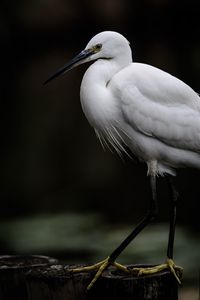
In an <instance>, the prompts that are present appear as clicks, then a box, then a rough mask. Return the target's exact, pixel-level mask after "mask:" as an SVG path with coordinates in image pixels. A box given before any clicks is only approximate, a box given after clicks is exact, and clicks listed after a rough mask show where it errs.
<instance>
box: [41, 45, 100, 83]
mask: <svg viewBox="0 0 200 300" xmlns="http://www.w3.org/2000/svg"><path fill="white" fill-rule="evenodd" d="M92 54H94V52H93V50H92V49H87V50H83V51H81V53H79V54H78V55H76V56H75V57H74V58H73V59H72V60H70V61H69V62H68V63H66V64H65V65H64V66H63V67H61V68H60V69H59V70H58V71H57V72H56V73H54V74H53V75H51V76H50V77H49V78H48V79H47V80H46V81H45V82H44V85H45V84H47V83H48V82H49V81H51V80H53V79H55V78H56V77H58V76H60V75H62V74H64V73H65V72H67V71H69V70H71V69H73V68H74V67H76V66H78V65H80V64H81V63H83V60H84V59H85V58H87V57H89V56H90V55H92Z"/></svg>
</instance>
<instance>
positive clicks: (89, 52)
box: [44, 31, 132, 84]
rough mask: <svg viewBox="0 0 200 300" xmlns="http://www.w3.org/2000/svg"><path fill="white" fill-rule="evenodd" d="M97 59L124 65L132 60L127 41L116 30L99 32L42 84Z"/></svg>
mask: <svg viewBox="0 0 200 300" xmlns="http://www.w3.org/2000/svg"><path fill="white" fill-rule="evenodd" d="M97 59H116V60H120V61H122V63H124V64H125V65H126V64H127V63H129V62H130V61H131V60H132V58H131V49H130V46H129V42H128V41H127V39H126V38H125V37H124V36H123V35H121V34H120V33H118V32H114V31H103V32H100V33H99V34H97V35H95V36H94V37H93V38H92V39H91V40H90V41H89V43H88V44H87V46H86V47H85V49H84V50H83V51H81V52H80V53H79V54H78V55H77V56H75V57H74V58H73V59H72V60H70V61H69V62H68V63H67V64H65V65H64V66H63V67H61V68H60V69H59V70H58V71H57V72H56V73H54V74H53V75H51V76H50V77H49V78H48V79H47V80H46V81H45V83H44V84H46V83H48V82H49V81H51V80H53V79H54V78H56V77H58V76H60V75H62V74H64V73H65V72H67V71H69V70H71V69H73V68H75V67H77V66H78V65H81V64H83V63H86V62H89V61H93V60H97Z"/></svg>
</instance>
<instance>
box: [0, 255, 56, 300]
mask: <svg viewBox="0 0 200 300" xmlns="http://www.w3.org/2000/svg"><path fill="white" fill-rule="evenodd" d="M55 263H58V261H57V260H56V259H54V258H50V257H47V256H37V255H30V256H14V255H2V256H0V299H1V300H14V299H15V300H27V299H28V296H27V291H26V284H25V277H26V273H27V272H28V271H30V270H32V269H36V268H39V267H40V268H42V267H44V266H49V265H51V264H55Z"/></svg>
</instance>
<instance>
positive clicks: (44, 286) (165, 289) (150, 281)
mask: <svg viewBox="0 0 200 300" xmlns="http://www.w3.org/2000/svg"><path fill="white" fill-rule="evenodd" d="M75 267H80V265H79V266H77V265H76V266H75V265H74V266H63V265H55V266H50V267H48V268H45V269H37V270H32V271H31V272H30V273H29V274H28V277H27V291H28V299H29V300H49V299H51V300H86V299H87V300H150V299H152V300H177V299H178V285H177V282H176V280H175V278H174V277H173V275H172V274H171V273H170V272H169V271H168V270H166V271H163V272H160V273H158V274H155V275H148V276H136V275H126V274H124V273H121V272H119V271H118V270H116V269H115V268H113V267H110V268H109V269H108V270H106V271H104V273H103V274H102V276H101V277H100V278H99V279H98V280H97V281H96V283H95V285H94V286H93V287H92V288H91V290H90V291H89V292H87V291H86V288H87V286H88V284H89V283H90V281H91V280H92V278H93V277H94V274H95V273H94V272H89V273H75V274H74V273H71V272H70V269H71V268H75ZM129 267H134V266H129ZM135 267H136V266H135ZM137 267H138V265H137Z"/></svg>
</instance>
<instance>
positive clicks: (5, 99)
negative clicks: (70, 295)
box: [0, 0, 200, 299]
mask: <svg viewBox="0 0 200 300" xmlns="http://www.w3.org/2000/svg"><path fill="white" fill-rule="evenodd" d="M0 7H1V9H0V31H1V111H2V113H1V122H2V125H1V156H0V159H1V209H0V217H1V221H0V243H1V247H0V253H1V254H25V253H30V254H44V255H52V256H56V257H58V258H61V259H62V260H63V261H65V262H67V263H71V262H86V261H97V260H100V259H102V258H104V256H107V255H108V254H109V253H110V252H111V251H112V250H113V249H114V247H115V246H116V245H118V244H119V242H120V241H121V240H122V239H123V238H124V237H125V236H126V235H127V234H128V233H129V232H130V230H131V229H132V227H133V226H134V225H135V224H136V223H137V222H138V221H139V220H140V219H141V217H142V216H143V215H144V214H145V212H146V209H147V207H148V199H149V192H150V190H149V183H148V178H147V177H146V166H145V165H143V164H138V163H137V162H135V161H134V160H133V161H130V160H129V159H128V158H126V157H125V158H124V160H123V161H122V160H121V159H120V158H119V157H118V156H117V155H114V154H112V153H110V152H109V151H106V152H104V151H103V150H102V148H101V145H100V143H99V142H98V141H97V139H96V137H95V134H94V132H93V129H92V128H91V127H90V126H89V124H88V122H87V120H86V119H85V117H84V115H83V112H82V110H81V106H80V101H79V88H80V83H81V79H82V76H83V74H84V72H85V70H86V68H87V66H86V65H83V66H80V67H79V68H77V69H74V70H73V71H71V72H70V73H67V74H66V75H64V76H63V77H61V78H59V79H58V80H55V81H53V82H52V83H51V84H49V85H47V86H43V82H44V81H45V80H46V79H47V78H48V77H49V75H50V74H52V73H53V72H54V71H56V70H57V69H58V68H59V67H60V66H62V65H63V64H64V63H66V62H67V61H68V60H69V59H71V58H72V57H73V56H74V55H76V54H77V53H79V52H80V51H81V50H82V49H83V48H84V47H85V45H86V44H87V42H88V41H89V39H90V38H91V37H92V36H94V35H95V34H96V33H98V32H100V31H103V30H114V31H119V32H120V33H122V34H123V35H125V37H127V39H128V40H129V41H130V43H131V47H132V50H133V59H134V61H137V62H142V63H147V64H152V65H154V66H156V67H159V68H161V69H163V70H165V71H167V72H169V73H171V74H173V75H175V76H176V77H178V78H180V79H182V80H183V81H185V82H186V83H187V84H189V85H190V86H191V87H192V88H193V89H194V90H196V91H197V92H200V80H199V74H200V54H199V53H200V38H199V37H200V30H199V28H200V27H199V12H200V11H199V6H198V1H195V0H191V1H190V2H188V1H181V2H179V1H169V0H146V1H138V0H132V1H131V0H129V1H128V0H101V1H98V0H82V1H79V0H73V1H72V0H34V1H33V0H29V1H23V0H18V1H6V0H4V1H1V4H0ZM199 181H200V171H198V170H180V171H179V172H178V176H177V186H178V189H179V192H180V198H181V199H180V202H179V204H178V228H177V235H176V247H175V260H176V262H177V263H180V264H181V265H182V266H184V269H185V285H186V286H189V287H190V286H191V287H192V288H193V289H194V290H193V298H191V297H190V298H188V299H196V298H195V297H197V296H196V295H197V290H198V273H199V265H200V260H199V256H200V255H199V253H200V242H199V230H200V222H199V208H198V207H199V206H198V201H199V198H200V190H199ZM158 193H159V199H160V201H159V208H160V215H159V219H158V220H157V222H155V224H154V225H151V226H149V228H148V229H146V230H145V231H144V233H142V234H141V235H140V236H139V237H138V238H137V239H136V240H135V242H134V243H132V245H130V246H129V247H128V248H127V250H126V251H125V252H124V254H122V256H121V257H120V259H119V261H121V262H124V263H141V262H142V263H145V262H147V263H148V262H149V263H158V262H162V261H163V259H164V258H165V254H166V252H165V251H166V244H167V235H168V220H169V201H168V190H167V185H166V183H165V180H164V179H162V178H160V179H159V186H158ZM186 293H187V292H186ZM195 293H196V294H195ZM185 295H186V294H185ZM185 295H184V296H182V297H185V298H182V299H186V296H185Z"/></svg>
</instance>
